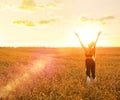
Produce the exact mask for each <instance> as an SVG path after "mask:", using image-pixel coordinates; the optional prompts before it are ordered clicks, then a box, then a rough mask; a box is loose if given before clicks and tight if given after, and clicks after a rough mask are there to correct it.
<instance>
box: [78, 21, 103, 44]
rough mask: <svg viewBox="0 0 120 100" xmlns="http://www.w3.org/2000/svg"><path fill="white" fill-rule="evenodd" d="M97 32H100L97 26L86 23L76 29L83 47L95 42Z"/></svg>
mask: <svg viewBox="0 0 120 100" xmlns="http://www.w3.org/2000/svg"><path fill="white" fill-rule="evenodd" d="M98 32H100V27H99V25H98V24H91V23H86V24H85V25H84V26H83V27H81V28H78V30H77V33H78V35H79V37H80V39H81V40H82V42H83V43H84V45H85V46H87V45H88V44H89V43H90V42H92V41H95V40H96V37H97V34H98ZM100 45H102V44H100Z"/></svg>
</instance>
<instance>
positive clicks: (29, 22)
mask: <svg viewBox="0 0 120 100" xmlns="http://www.w3.org/2000/svg"><path fill="white" fill-rule="evenodd" d="M13 23H14V24H19V25H20V24H23V25H25V26H31V27H32V26H35V24H34V23H33V22H32V21H28V20H15V21H13Z"/></svg>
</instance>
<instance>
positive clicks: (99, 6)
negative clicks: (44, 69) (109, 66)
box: [0, 0, 120, 47]
mask: <svg viewBox="0 0 120 100" xmlns="http://www.w3.org/2000/svg"><path fill="white" fill-rule="evenodd" d="M119 4H120V0H0V37H1V39H0V46H50V47H61V46H64V47H73V46H75V47H76V46H80V45H79V42H78V40H77V38H76V36H75V35H74V32H78V33H79V36H80V38H81V40H82V41H83V42H84V44H85V45H87V43H88V40H89V41H90V40H95V39H96V36H97V33H98V32H99V31H102V34H101V36H100V38H99V41H98V44H97V46H107V47H109V46H114V47H115V46H119V47H120V10H119V9H120V6H119Z"/></svg>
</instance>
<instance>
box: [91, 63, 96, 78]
mask: <svg viewBox="0 0 120 100" xmlns="http://www.w3.org/2000/svg"><path fill="white" fill-rule="evenodd" d="M91 73H92V77H93V79H95V61H92V63H91Z"/></svg>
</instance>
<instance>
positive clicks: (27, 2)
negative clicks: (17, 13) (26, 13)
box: [19, 0, 36, 10]
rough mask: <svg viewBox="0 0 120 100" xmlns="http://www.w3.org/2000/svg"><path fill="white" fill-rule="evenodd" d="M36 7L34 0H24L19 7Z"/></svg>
mask: <svg viewBox="0 0 120 100" xmlns="http://www.w3.org/2000/svg"><path fill="white" fill-rule="evenodd" d="M35 7H36V3H35V2H34V0H22V3H21V5H20V7H19V8H21V9H28V10H33V9H35Z"/></svg>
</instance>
